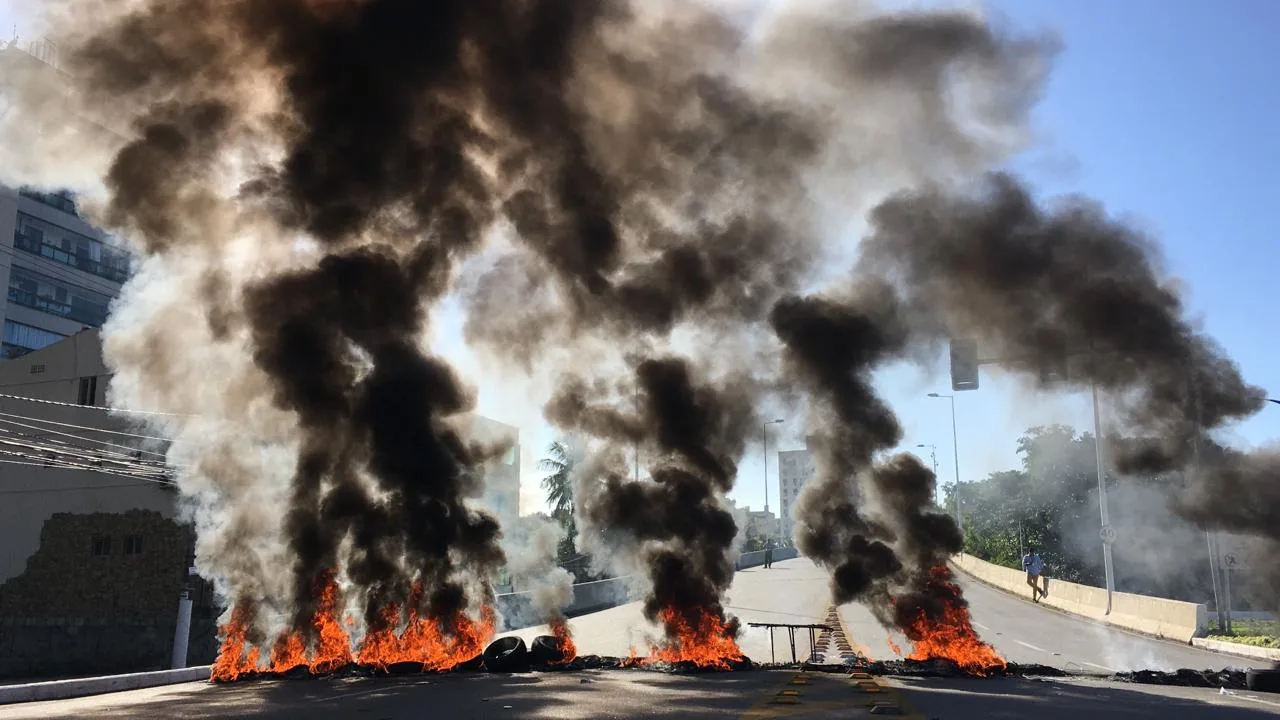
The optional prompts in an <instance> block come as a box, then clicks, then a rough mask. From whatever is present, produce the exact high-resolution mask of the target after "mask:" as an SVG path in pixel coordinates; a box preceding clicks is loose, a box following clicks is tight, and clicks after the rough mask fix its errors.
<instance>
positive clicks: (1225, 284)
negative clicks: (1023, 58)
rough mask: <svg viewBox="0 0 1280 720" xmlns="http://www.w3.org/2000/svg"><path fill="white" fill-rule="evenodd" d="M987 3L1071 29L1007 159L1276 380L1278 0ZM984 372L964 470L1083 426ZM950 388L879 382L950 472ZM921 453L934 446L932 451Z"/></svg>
mask: <svg viewBox="0 0 1280 720" xmlns="http://www.w3.org/2000/svg"><path fill="white" fill-rule="evenodd" d="M927 4H929V5H945V4H946V3H940V2H929V3H927ZM986 7H988V8H990V9H992V10H994V11H995V12H996V13H997V15H998V16H999V17H1000V18H1001V21H1002V22H1007V23H1009V24H1010V25H1012V26H1013V27H1014V28H1017V29H1021V30H1028V31H1038V30H1050V31H1054V32H1056V33H1058V34H1059V35H1060V36H1061V38H1062V40H1063V51H1062V53H1061V54H1060V56H1059V57H1058V59H1057V63H1056V66H1055V69H1054V72H1053V74H1052V75H1051V78H1050V81H1049V85H1048V88H1047V93H1046V95H1045V97H1044V100H1043V102H1042V104H1041V106H1040V108H1039V110H1038V111H1037V113H1036V130H1037V132H1038V134H1039V139H1038V142H1037V143H1036V144H1035V146H1034V147H1033V148H1032V149H1030V150H1029V151H1028V152H1027V153H1026V154H1025V155H1024V156H1022V157H1020V158H1019V159H1018V160H1017V161H1016V162H1015V164H1014V167H1015V168H1016V169H1017V170H1019V171H1020V172H1022V173H1024V174H1025V176H1026V177H1027V178H1029V179H1030V180H1031V181H1032V183H1033V185H1034V186H1035V187H1036V188H1037V190H1038V191H1039V192H1040V193H1041V194H1043V195H1045V196H1053V195H1060V194H1063V193H1083V194H1086V195H1089V196H1092V197H1094V198H1096V199H1097V200H1099V201H1101V202H1102V203H1103V204H1104V205H1105V206H1106V207H1107V208H1108V210H1109V211H1110V212H1111V213H1112V214H1114V215H1118V216H1121V217H1125V218H1128V219H1131V220H1132V221H1133V222H1135V223H1136V224H1138V225H1139V226H1140V227H1142V228H1144V229H1146V230H1147V231H1148V232H1149V233H1150V234H1151V235H1152V236H1154V237H1155V238H1157V239H1158V241H1159V243H1160V245H1161V246H1162V247H1163V249H1164V252H1165V254H1166V260H1167V268H1168V270H1169V272H1170V273H1171V274H1172V275H1174V276H1176V277H1178V278H1180V279H1181V280H1182V281H1183V282H1184V283H1185V286H1186V297H1187V301H1188V305H1189V307H1190V308H1191V309H1192V312H1193V315H1194V317H1195V318H1196V319H1197V321H1198V322H1200V323H1202V325H1203V327H1204V329H1205V330H1206V331H1208V332H1209V333H1210V334H1211V335H1213V336H1214V337H1216V338H1217V339H1218V340H1219V342H1221V344H1222V345H1223V347H1224V348H1225V349H1226V350H1227V352H1228V353H1229V354H1230V355H1231V356H1232V357H1234V358H1235V359H1236V360H1237V361H1238V362H1239V363H1240V366H1241V368H1242V370H1243V372H1244V375H1245V377H1246V379H1248V380H1249V381H1250V382H1253V383H1255V384H1258V385H1261V386H1263V387H1265V388H1268V389H1269V390H1271V392H1272V393H1274V394H1280V367H1278V366H1277V363H1276V362H1275V358H1276V351H1277V346H1278V345H1280V332H1278V331H1280V327H1278V326H1280V322H1278V321H1277V320H1276V319H1275V316H1274V315H1273V313H1272V312H1271V310H1272V308H1273V307H1274V304H1273V302H1274V301H1273V297H1274V294H1275V287H1276V284H1277V282H1278V280H1277V278H1276V276H1275V274H1276V269H1277V265H1278V263H1277V260H1280V245H1277V244H1276V243H1275V242H1274V238H1273V237H1272V229H1273V228H1275V227H1276V226H1277V223H1276V220H1275V218H1276V217H1277V216H1276V214H1275V213H1274V212H1272V211H1269V210H1267V205H1268V204H1269V203H1270V202H1272V201H1280V172H1278V170H1280V83H1277V82H1276V75H1275V70H1274V67H1275V59H1276V57H1277V53H1276V52H1275V51H1272V50H1269V48H1271V47H1274V46H1275V38H1274V30H1275V28H1276V27H1280V2H1271V1H1269V0H1232V1H1226V0H1223V1H1221V2H1211V1H1210V0H1200V1H1198V2H1192V1H1190V0H1071V2H1060V1H1050V0H994V1H992V2H988V3H986ZM15 8H16V4H15V2H14V1H13V0H0V37H4V38H6V39H7V38H8V37H9V36H10V33H11V29H12V27H13V25H14V24H15V23H17V24H18V25H19V30H20V31H22V30H24V29H27V28H29V27H30V18H29V17H20V16H19V14H18V12H17V10H16V9H15ZM28 34H29V33H28ZM1277 207H1280V203H1278V205H1277ZM982 385H983V386H982V389H981V390H979V391H976V392H969V393H961V394H960V395H959V397H958V398H957V401H956V405H957V415H958V420H959V422H958V436H959V464H960V475H961V477H962V479H966V480H968V479H974V478H977V477H981V476H983V475H985V474H986V473H988V472H991V471H994V470H1000V469H1005V468H1008V467H1011V466H1013V465H1014V464H1015V463H1016V462H1017V459H1016V457H1015V455H1014V442H1015V441H1016V439H1017V437H1018V435H1019V434H1021V432H1022V431H1023V430H1024V429H1026V428H1027V427H1028V426H1030V425H1033V424H1036V423H1043V422H1065V423H1069V424H1074V425H1076V426H1077V427H1079V428H1082V429H1085V428H1088V427H1089V423H1090V419H1089V418H1090V416H1089V412H1088V404H1087V403H1086V402H1085V399H1084V398H1083V397H1081V396H1069V395H1067V396H1057V395H1036V394H1034V393H1029V392H1027V391H1026V390H1025V389H1020V388H1019V387H1018V386H1016V385H1015V381H1014V380H1013V379H1011V378H1007V377H1001V376H999V375H997V374H992V373H986V374H984V377H983V380H982ZM948 388H949V383H948V382H947V379H946V376H945V367H944V366H941V365H940V366H939V368H938V373H937V375H936V377H930V376H928V375H922V374H921V373H919V372H917V371H915V370H911V369H906V370H894V371H891V372H887V373H884V374H883V378H882V383H881V390H882V392H883V393H884V395H885V396H886V398H887V399H888V400H889V401H890V402H891V404H892V405H893V406H894V408H895V409H896V410H897V411H898V412H899V414H900V416H901V420H902V423H903V426H904V429H905V439H904V443H903V445H904V448H906V449H910V450H915V447H914V446H915V445H916V444H918V443H933V444H936V445H937V446H938V462H939V474H940V476H941V477H942V478H943V479H944V480H945V481H950V479H951V478H952V477H953V473H954V469H953V468H954V465H953V463H952V459H951V458H952V450H951V447H952V446H951V421H950V414H949V408H948V406H947V403H946V401H941V400H931V399H928V398H926V397H925V395H926V394H927V393H928V392H931V391H940V392H947V391H948ZM486 404H488V403H486ZM481 409H482V410H484V409H485V408H484V407H483V406H482V408H481ZM495 417H497V419H500V420H502V419H506V418H503V417H502V416H501V415H498V414H495ZM787 420H788V422H787V423H786V424H784V425H782V426H781V427H777V426H775V428H771V432H772V433H774V434H771V439H770V450H771V452H770V456H769V476H770V479H771V490H770V492H769V495H770V498H771V499H772V500H773V505H774V506H775V508H776V502H777V484H776V483H777V465H776V463H777V457H776V455H775V454H774V453H775V452H776V450H777V449H778V448H779V447H781V448H782V449H788V448H794V447H798V446H799V443H798V442H797V441H796V438H797V437H798V436H799V435H800V431H801V428H800V427H799V425H798V420H799V419H798V418H787ZM522 435H523V438H522V439H523V440H524V444H525V446H526V452H525V461H526V462H525V467H526V472H525V478H524V483H525V486H526V491H527V492H526V494H525V498H526V499H527V500H532V499H534V498H535V497H536V493H534V492H532V490H533V488H534V487H535V486H536V483H537V478H536V476H535V474H534V473H533V472H532V471H531V470H532V468H531V467H530V466H531V461H532V460H534V459H535V458H536V456H537V451H538V450H539V449H540V447H539V446H541V445H543V444H545V442H546V441H547V440H548V439H550V433H549V432H548V431H547V430H546V429H545V428H535V427H525V428H523V432H522ZM1226 437H1227V438H1228V439H1229V440H1231V441H1233V442H1234V443H1235V444H1237V445H1241V446H1245V447H1249V446H1257V445H1261V444H1266V443H1269V442H1272V441H1273V440H1274V439H1275V438H1277V437H1280V406H1275V405H1272V406H1269V408H1268V409H1266V410H1264V411H1263V412H1262V413H1261V414H1260V415H1258V416H1257V417H1255V418H1253V419H1250V420H1248V421H1246V422H1244V423H1242V424H1241V425H1239V426H1237V427H1235V428H1233V429H1231V430H1230V431H1229V432H1228V433H1227V435H1226ZM756 443H757V444H756V445H755V446H754V447H753V448H752V449H751V450H750V451H749V453H748V456H747V457H746V458H744V459H743V462H742V465H741V467H740V474H739V482H738V488H737V490H735V492H734V497H735V498H736V499H737V500H738V501H739V502H741V503H743V504H748V505H751V506H752V507H756V508H758V507H759V506H760V505H761V504H762V501H763V487H762V486H763V467H762V465H761V457H760V447H759V445H758V443H759V441H758V440H757V441H756ZM919 452H921V453H922V454H923V456H924V458H925V459H926V461H927V460H928V451H927V450H923V451H919ZM532 509H533V508H530V507H525V508H524V511H525V512H529V511H530V510H532Z"/></svg>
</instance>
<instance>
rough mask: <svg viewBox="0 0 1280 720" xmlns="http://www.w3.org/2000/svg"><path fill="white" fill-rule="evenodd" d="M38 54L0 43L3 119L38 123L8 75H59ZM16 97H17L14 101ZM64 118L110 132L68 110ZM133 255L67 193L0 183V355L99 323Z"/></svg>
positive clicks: (22, 350)
mask: <svg viewBox="0 0 1280 720" xmlns="http://www.w3.org/2000/svg"><path fill="white" fill-rule="evenodd" d="M40 47H44V46H34V47H33V49H38V48H40ZM46 54H47V53H46ZM42 57H43V56H38V55H37V54H33V53H29V52H26V51H24V50H21V49H19V48H18V47H16V46H15V45H13V44H12V43H11V44H9V45H7V46H4V47H0V96H5V98H4V102H5V106H4V107H3V109H2V112H3V113H4V114H6V115H8V116H9V117H8V122H10V123H15V122H26V121H27V120H30V121H31V122H35V119H34V118H24V117H23V116H22V108H21V107H15V106H14V105H13V103H17V104H19V105H20V104H21V103H22V102H23V99H22V97H21V93H19V92H17V91H14V92H6V89H7V88H8V89H10V90H12V88H11V87H8V86H7V82H6V80H5V78H10V79H12V78H14V77H23V76H29V75H31V74H41V73H43V74H48V75H50V76H51V77H53V78H55V79H56V78H57V77H58V76H59V73H58V71H57V70H56V69H54V68H53V67H52V66H51V65H48V64H47V63H46V62H45V60H44V59H42ZM11 81H12V80H10V82H11ZM15 95H16V96H19V97H18V98H17V100H13V99H11V97H10V96H15ZM47 115H48V114H47V113H46V114H44V115H42V116H41V117H42V119H43V118H45V117H46V116H47ZM53 115H54V116H57V115H58V113H53ZM65 121H66V123H67V124H69V125H75V126H76V127H77V128H79V127H81V126H91V128H92V130H91V131H97V132H107V131H105V130H103V129H101V128H100V127H97V126H92V125H91V124H90V123H88V122H87V121H85V120H83V119H80V118H76V117H74V116H71V115H67V116H66V118H65ZM131 260H132V257H131V255H130V254H129V252H128V251H127V250H125V249H124V248H123V247H121V246H120V244H119V243H118V242H116V241H115V240H114V239H112V238H111V237H110V236H108V235H107V234H105V233H103V232H102V231H100V230H98V229H96V228H94V227H93V226H92V225H90V224H89V223H88V222H86V221H85V220H84V219H83V218H82V217H81V216H80V214H79V212H78V210H77V208H76V202H75V198H74V197H72V196H71V195H70V194H69V193H67V192H63V191H42V190H38V189H35V188H7V187H3V186H0V283H3V284H5V285H6V286H7V287H8V292H7V293H6V294H5V297H4V300H3V301H0V318H3V323H4V325H3V328H4V331H3V332H4V334H3V346H2V349H0V357H2V358H5V359H8V358H14V357H19V356H21V355H24V354H26V353H29V352H32V351H34V350H40V349H42V348H45V347H48V346H50V345H52V344H54V343H56V342H58V341H60V340H62V339H63V338H66V337H70V336H72V335H74V334H76V333H78V332H80V331H81V330H85V329H88V328H98V327H102V324H103V323H104V322H105V321H106V319H107V311H108V308H109V306H110V304H111V301H112V300H113V299H114V298H115V297H116V296H118V295H119V294H120V286H121V284H123V283H124V281H125V280H126V279H127V278H128V277H129V272H130V264H131Z"/></svg>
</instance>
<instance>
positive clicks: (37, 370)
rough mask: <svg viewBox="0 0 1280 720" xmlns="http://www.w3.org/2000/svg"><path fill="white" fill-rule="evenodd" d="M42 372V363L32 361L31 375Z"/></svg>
mask: <svg viewBox="0 0 1280 720" xmlns="http://www.w3.org/2000/svg"><path fill="white" fill-rule="evenodd" d="M43 373H44V363H34V364H32V366H31V374H32V375H40V374H43Z"/></svg>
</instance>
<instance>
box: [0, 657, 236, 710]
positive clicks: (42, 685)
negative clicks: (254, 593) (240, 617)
mask: <svg viewBox="0 0 1280 720" xmlns="http://www.w3.org/2000/svg"><path fill="white" fill-rule="evenodd" d="M211 669H212V668H211V667H210V666H209V665H201V666H197V667H189V668H182V669H181V670H157V671H155V672H140V673H126V674H123V675H106V676H103V677H91V678H78V679H74V680H50V681H47V682H31V683H22V684H18V685H2V686H0V705H8V704H12V703H21V702H35V701H38V700H66V699H68V698H77V697H85V696H86V695H101V694H102V693H110V692H120V691H122V690H140V689H142V688H149V687H158V686H160V685H176V684H178V683H187V682H196V681H198V680H208V679H209V672H210V670H211Z"/></svg>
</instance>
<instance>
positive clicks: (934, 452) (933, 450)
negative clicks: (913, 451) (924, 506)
mask: <svg viewBox="0 0 1280 720" xmlns="http://www.w3.org/2000/svg"><path fill="white" fill-rule="evenodd" d="M916 447H918V448H929V459H930V460H931V461H933V503H934V504H935V505H937V504H938V446H937V445H930V444H928V443H920V444H919V445H916Z"/></svg>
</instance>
